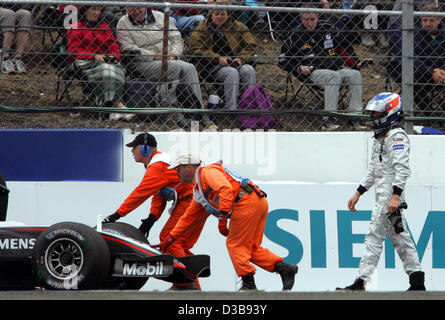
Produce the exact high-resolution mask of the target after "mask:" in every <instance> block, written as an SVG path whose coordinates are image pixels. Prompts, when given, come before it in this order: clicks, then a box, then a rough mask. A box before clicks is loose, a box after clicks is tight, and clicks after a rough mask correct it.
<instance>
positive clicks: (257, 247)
mask: <svg viewBox="0 0 445 320" xmlns="http://www.w3.org/2000/svg"><path fill="white" fill-rule="evenodd" d="M268 210H269V204H268V202H267V199H266V198H265V197H264V198H259V197H258V196H257V195H256V193H255V192H252V193H251V194H247V193H246V194H245V195H244V196H243V197H242V198H241V200H240V201H239V202H238V203H237V204H236V205H235V208H234V209H233V212H232V215H231V217H230V221H229V235H228V236H227V241H226V245H227V250H228V251H229V255H230V258H231V260H232V263H233V266H234V268H235V271H236V274H237V275H238V276H239V277H242V276H245V275H247V274H249V273H255V271H256V269H255V267H254V266H253V265H252V263H254V264H256V265H257V266H259V267H261V268H263V269H265V270H267V271H269V272H274V271H275V264H276V263H277V262H279V261H282V260H283V258H282V257H280V256H277V255H276V254H275V253H273V252H271V251H270V250H268V249H265V248H263V247H261V242H262V240H263V234H264V229H265V227H266V219H267V213H268Z"/></svg>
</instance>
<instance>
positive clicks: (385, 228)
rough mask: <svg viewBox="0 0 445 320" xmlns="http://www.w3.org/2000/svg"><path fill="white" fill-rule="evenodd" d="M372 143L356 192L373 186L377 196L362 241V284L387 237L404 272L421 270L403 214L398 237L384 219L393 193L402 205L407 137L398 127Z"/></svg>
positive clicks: (408, 174) (407, 145)
mask: <svg viewBox="0 0 445 320" xmlns="http://www.w3.org/2000/svg"><path fill="white" fill-rule="evenodd" d="M372 140H373V141H372V154H371V158H370V159H369V162H368V169H367V172H366V175H365V177H364V178H363V179H362V181H361V182H360V187H359V189H360V190H359V192H360V193H362V192H364V191H366V190H369V189H370V188H371V187H372V186H373V185H374V187H375V193H376V203H375V206H374V208H373V210H372V218H371V222H370V225H369V231H368V234H367V235H366V238H365V252H364V254H363V256H362V258H361V260H360V266H359V271H358V273H359V278H361V279H363V280H364V281H365V282H366V281H369V280H370V276H371V275H372V273H373V271H374V269H375V268H376V266H377V263H378V261H379V257H380V254H381V252H382V249H383V242H384V240H385V237H386V235H388V238H389V239H390V240H391V242H392V244H393V245H394V248H395V249H396V250H397V253H398V255H399V257H400V259H401V260H402V263H403V267H404V270H405V272H406V273H407V274H408V275H410V274H411V273H412V272H416V271H420V270H421V266H420V263H419V257H418V254H417V251H416V248H415V246H414V243H413V241H412V239H411V236H410V233H409V231H408V229H407V227H406V220H405V217H404V215H403V213H402V223H403V227H404V231H403V232H401V233H399V234H396V232H395V230H394V228H393V226H392V224H391V223H390V221H389V219H388V216H387V206H388V203H389V202H390V200H391V197H392V195H393V194H395V193H397V194H399V195H400V198H399V204H402V203H405V192H403V190H405V185H406V181H407V179H408V177H409V176H410V168H409V152H410V142H409V139H408V136H407V135H406V133H405V131H404V130H403V129H402V128H400V127H398V126H397V127H396V128H394V129H390V130H389V131H388V132H387V133H386V134H383V135H382V136H381V137H378V138H375V137H374V138H373V139H372ZM401 211H402V210H401Z"/></svg>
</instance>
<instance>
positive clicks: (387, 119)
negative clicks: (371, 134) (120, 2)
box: [366, 92, 404, 133]
mask: <svg viewBox="0 0 445 320" xmlns="http://www.w3.org/2000/svg"><path fill="white" fill-rule="evenodd" d="M373 111H375V112H383V114H382V115H381V116H378V117H375V116H374V117H373V116H372V112H373ZM366 112H369V113H370V114H371V123H372V128H373V129H374V130H375V131H376V133H379V132H381V131H383V130H385V129H386V128H389V127H390V126H392V125H393V124H394V123H398V122H400V121H401V120H402V119H403V116H404V115H403V110H402V104H401V98H400V96H399V95H398V94H397V93H391V92H383V93H379V94H378V95H376V96H375V97H374V98H372V99H371V100H370V101H369V102H368V104H367V106H366Z"/></svg>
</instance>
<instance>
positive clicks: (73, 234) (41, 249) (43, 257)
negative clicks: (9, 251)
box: [31, 222, 111, 290]
mask: <svg viewBox="0 0 445 320" xmlns="http://www.w3.org/2000/svg"><path fill="white" fill-rule="evenodd" d="M110 261H111V259H110V251H109V249H108V246H107V244H106V242H105V240H104V239H102V237H101V235H100V234H99V233H98V232H96V231H95V230H94V229H92V228H90V227H89V226H87V225H84V224H81V223H76V222H62V223H57V224H54V225H52V226H50V227H49V228H47V229H46V230H45V231H44V232H42V233H41V234H40V236H39V237H38V238H37V240H36V244H35V246H34V250H33V255H32V262H31V263H32V268H33V272H34V275H35V277H36V280H37V282H38V284H39V285H40V286H42V287H44V288H46V289H53V290H77V289H79V290H89V289H97V288H99V287H100V286H101V285H102V283H103V282H104V281H105V279H106V277H107V275H108V272H109V269H110Z"/></svg>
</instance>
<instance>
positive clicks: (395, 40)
mask: <svg viewBox="0 0 445 320" xmlns="http://www.w3.org/2000/svg"><path fill="white" fill-rule="evenodd" d="M428 4H432V5H436V6H438V5H439V1H438V0H421V1H415V2H414V10H415V11H420V9H421V8H422V7H423V6H425V5H428ZM402 6H403V1H402V0H396V1H395V2H394V6H393V8H392V11H402ZM417 18H418V17H417V16H416V17H415V19H416V20H415V22H416V23H417V22H418V21H417ZM388 29H389V30H390V32H389V48H390V54H391V60H396V63H397V64H398V65H400V63H401V62H400V61H401V59H402V58H401V57H402V15H392V16H390V17H389V22H388Z"/></svg>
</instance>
